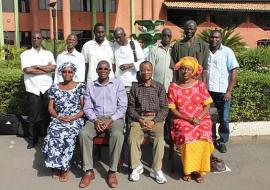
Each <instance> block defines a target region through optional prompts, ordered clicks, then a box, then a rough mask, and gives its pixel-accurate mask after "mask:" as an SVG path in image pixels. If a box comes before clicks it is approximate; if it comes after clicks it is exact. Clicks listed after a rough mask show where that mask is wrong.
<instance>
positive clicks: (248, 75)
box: [231, 71, 270, 121]
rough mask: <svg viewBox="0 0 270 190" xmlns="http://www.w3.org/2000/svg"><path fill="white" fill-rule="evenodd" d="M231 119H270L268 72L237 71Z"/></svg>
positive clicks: (269, 79)
mask: <svg viewBox="0 0 270 190" xmlns="http://www.w3.org/2000/svg"><path fill="white" fill-rule="evenodd" d="M231 120H232V121H270V73H257V72H251V71H242V72H239V77H238V80H237V85H236V87H235V89H234V91H233V99H232V110H231Z"/></svg>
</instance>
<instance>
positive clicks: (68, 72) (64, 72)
mask: <svg viewBox="0 0 270 190" xmlns="http://www.w3.org/2000/svg"><path fill="white" fill-rule="evenodd" d="M62 73H64V74H66V73H69V74H71V73H73V71H62Z"/></svg>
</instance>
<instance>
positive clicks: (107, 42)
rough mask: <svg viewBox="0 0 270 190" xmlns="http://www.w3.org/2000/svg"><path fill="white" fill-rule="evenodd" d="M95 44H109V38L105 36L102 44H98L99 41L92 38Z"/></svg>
mask: <svg viewBox="0 0 270 190" xmlns="http://www.w3.org/2000/svg"><path fill="white" fill-rule="evenodd" d="M92 42H93V44H95V45H97V46H103V45H108V44H109V40H107V38H106V37H105V38H104V41H103V42H102V43H101V44H98V43H97V41H96V40H95V38H94V39H93V40H92Z"/></svg>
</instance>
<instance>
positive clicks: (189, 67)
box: [168, 57, 214, 183]
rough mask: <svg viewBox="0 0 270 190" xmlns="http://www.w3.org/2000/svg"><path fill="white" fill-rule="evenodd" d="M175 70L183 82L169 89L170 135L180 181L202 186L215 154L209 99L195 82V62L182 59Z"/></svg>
mask: <svg viewBox="0 0 270 190" xmlns="http://www.w3.org/2000/svg"><path fill="white" fill-rule="evenodd" d="M175 70H180V72H181V73H182V78H181V79H180V81H178V82H177V83H171V85H170V87H169V93H168V104H169V109H170V110H171V112H172V114H173V119H172V130H171V135H172V138H173V140H174V143H175V145H176V146H177V148H178V149H179V150H180V153H181V161H182V165H183V172H184V176H183V180H185V181H190V180H191V179H194V180H195V181H196V182H198V183H201V182H203V180H204V178H203V176H204V175H205V174H206V172H209V171H210V155H211V153H212V152H213V150H214V146H213V143H212V131H211V127H212V121H211V118H210V114H209V109H210V103H211V102H212V99H211V97H210V95H209V93H208V90H207V88H206V86H205V84H204V83H203V82H202V81H200V80H197V77H198V76H199V75H200V73H201V72H202V68H201V65H199V63H198V61H197V59H196V58H193V57H183V58H182V59H180V61H179V62H178V63H177V64H176V65H175Z"/></svg>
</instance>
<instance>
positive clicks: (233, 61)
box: [227, 49, 239, 71]
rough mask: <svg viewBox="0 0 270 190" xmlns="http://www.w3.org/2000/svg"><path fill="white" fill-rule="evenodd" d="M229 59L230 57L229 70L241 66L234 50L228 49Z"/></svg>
mask: <svg viewBox="0 0 270 190" xmlns="http://www.w3.org/2000/svg"><path fill="white" fill-rule="evenodd" d="M227 59H228V62H227V68H228V70H229V71H231V70H233V69H235V68H238V67H239V64H238V62H237V60H236V57H235V54H234V52H233V50H231V49H228V53H227Z"/></svg>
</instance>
